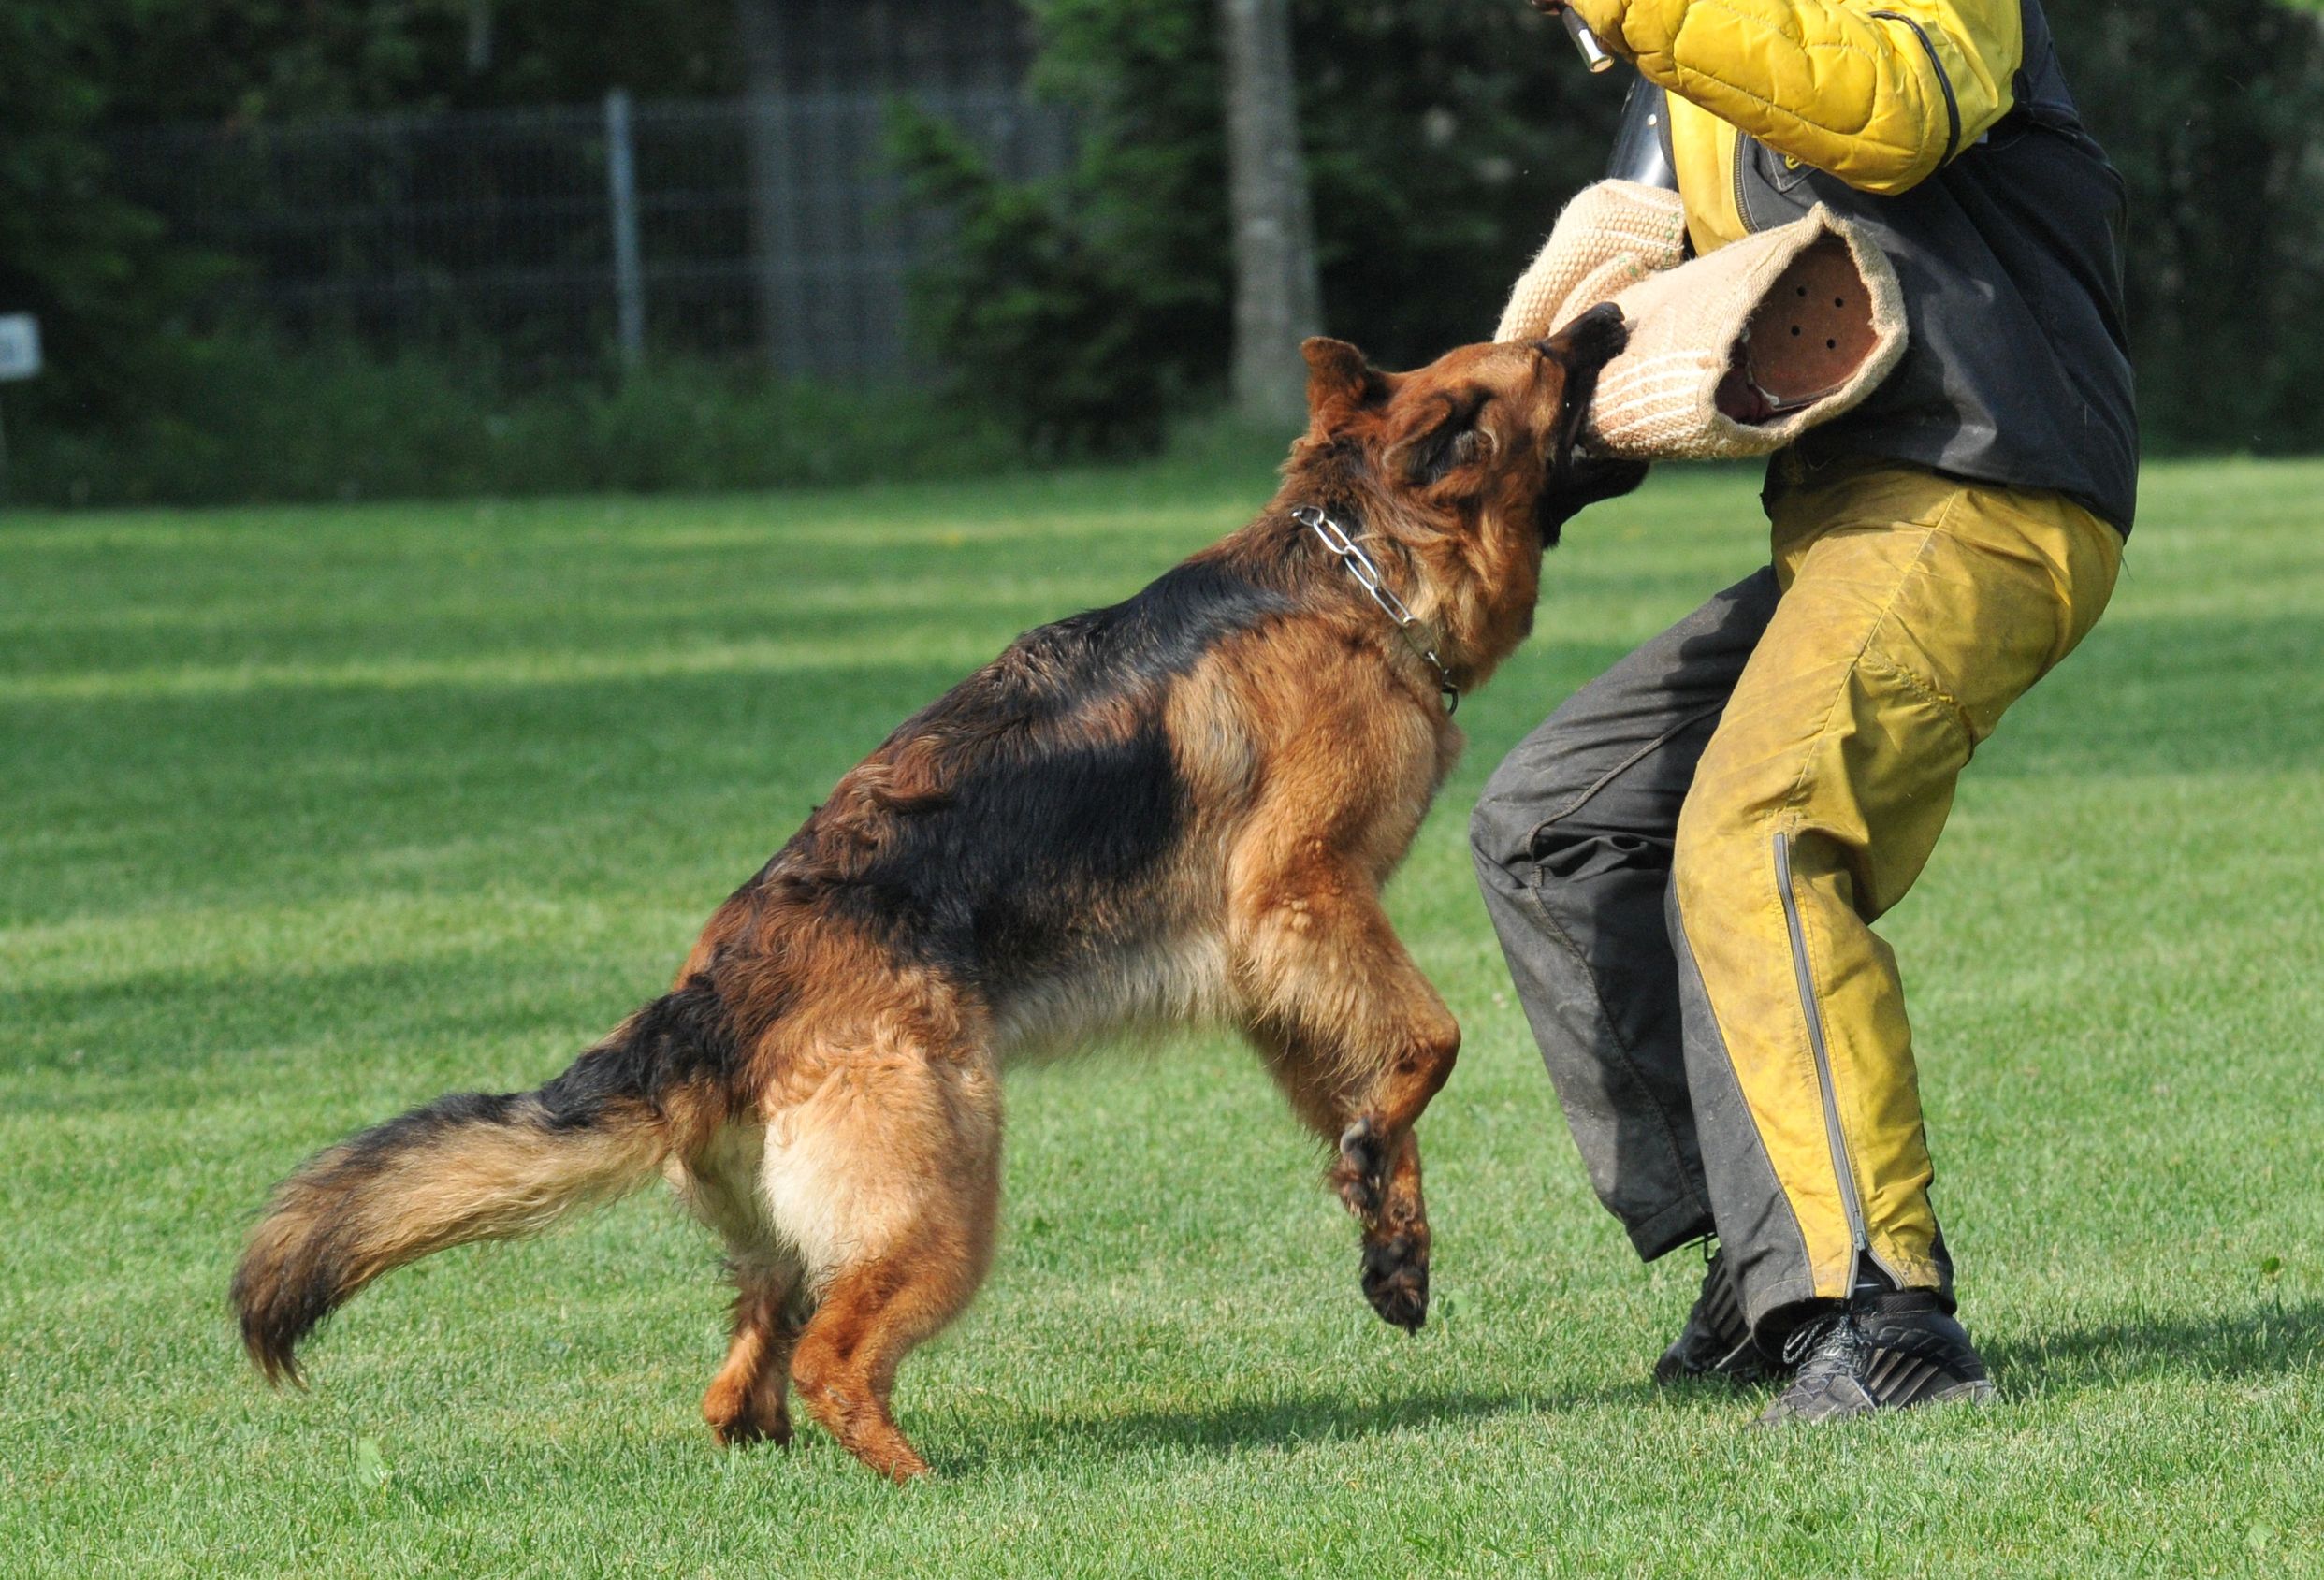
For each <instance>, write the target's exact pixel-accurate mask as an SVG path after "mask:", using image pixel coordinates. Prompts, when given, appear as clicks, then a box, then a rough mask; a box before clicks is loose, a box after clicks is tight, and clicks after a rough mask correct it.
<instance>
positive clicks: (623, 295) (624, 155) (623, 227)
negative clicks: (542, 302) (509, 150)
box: [605, 88, 646, 372]
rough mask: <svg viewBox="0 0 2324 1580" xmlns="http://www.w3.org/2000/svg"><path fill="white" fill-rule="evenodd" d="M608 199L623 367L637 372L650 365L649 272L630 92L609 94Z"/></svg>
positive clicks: (606, 114) (606, 182) (617, 318)
mask: <svg viewBox="0 0 2324 1580" xmlns="http://www.w3.org/2000/svg"><path fill="white" fill-rule="evenodd" d="M605 196H606V200H607V210H608V212H607V218H608V220H609V221H610V223H611V226H612V230H613V266H614V310H615V315H616V322H617V325H618V327H619V332H620V336H621V366H622V367H623V368H624V369H625V370H630V371H632V372H633V371H635V370H636V369H637V368H638V366H639V364H641V363H643V362H644V361H645V360H646V270H645V267H644V265H643V264H642V263H641V262H640V261H639V254H638V242H637V150H636V147H635V144H634V142H633V140H632V134H631V124H630V94H629V90H628V89H626V88H616V89H614V90H613V91H612V92H610V93H608V94H606V95H605Z"/></svg>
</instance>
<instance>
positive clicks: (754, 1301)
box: [702, 1263, 801, 1447]
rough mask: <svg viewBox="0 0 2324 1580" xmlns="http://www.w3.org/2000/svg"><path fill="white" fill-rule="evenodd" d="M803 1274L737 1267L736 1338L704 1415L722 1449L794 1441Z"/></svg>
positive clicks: (775, 1268) (706, 1401) (712, 1386)
mask: <svg viewBox="0 0 2324 1580" xmlns="http://www.w3.org/2000/svg"><path fill="white" fill-rule="evenodd" d="M797 1277H798V1275H797V1274H796V1272H795V1271H794V1270H792V1268H786V1267H781V1266H772V1267H768V1266H753V1265H749V1264H745V1263H737V1264H736V1265H735V1267H734V1285H735V1296H734V1338H733V1340H732V1341H730V1342H729V1343H728V1345H727V1349H726V1364H725V1365H723V1366H721V1367H719V1374H718V1375H717V1376H716V1377H714V1378H712V1379H711V1380H710V1387H709V1390H708V1391H707V1392H705V1393H704V1395H703V1396H702V1417H703V1419H704V1420H705V1421H707V1422H709V1423H710V1435H711V1436H712V1437H713V1438H716V1439H717V1440H718V1442H719V1445H720V1446H722V1447H732V1446H735V1445H737V1444H741V1443H748V1442H774V1443H788V1442H791V1411H790V1408H789V1404H788V1395H789V1394H790V1392H791V1352H792V1347H793V1346H794V1345H795V1344H796V1343H797V1342H798V1341H799V1329H800V1326H801V1323H800V1317H799V1314H798V1308H797V1304H796V1302H797V1299H798V1297H799V1295H800V1290H799V1288H798V1283H797Z"/></svg>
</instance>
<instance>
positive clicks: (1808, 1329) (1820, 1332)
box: [1783, 1311, 1864, 1366]
mask: <svg viewBox="0 0 2324 1580" xmlns="http://www.w3.org/2000/svg"><path fill="white" fill-rule="evenodd" d="M1840 1333H1845V1334H1846V1335H1847V1336H1848V1337H1849V1338H1851V1339H1852V1340H1854V1341H1855V1343H1856V1345H1857V1346H1861V1345H1862V1344H1863V1342H1864V1337H1863V1335H1862V1334H1860V1333H1858V1332H1857V1331H1856V1325H1855V1322H1854V1320H1853V1319H1852V1317H1851V1315H1850V1313H1849V1312H1845V1311H1838V1312H1831V1313H1830V1314H1829V1315H1826V1316H1820V1317H1815V1318H1811V1319H1810V1320H1808V1321H1807V1322H1804V1323H1802V1324H1801V1325H1800V1326H1797V1327H1795V1328H1794V1329H1793V1330H1792V1332H1791V1334H1790V1336H1789V1337H1787V1338H1786V1339H1785V1340H1784V1341H1783V1364H1784V1365H1786V1366H1797V1365H1799V1364H1800V1363H1801V1362H1802V1361H1804V1360H1806V1359H1807V1358H1808V1355H1810V1354H1811V1353H1812V1352H1814V1351H1816V1350H1820V1349H1822V1348H1823V1346H1824V1344H1825V1342H1826V1341H1829V1340H1831V1339H1832V1338H1834V1337H1836V1336H1837V1334H1840Z"/></svg>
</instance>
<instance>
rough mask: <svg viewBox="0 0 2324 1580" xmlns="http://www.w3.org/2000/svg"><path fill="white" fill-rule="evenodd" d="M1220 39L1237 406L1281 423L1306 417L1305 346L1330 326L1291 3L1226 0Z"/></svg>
mask: <svg viewBox="0 0 2324 1580" xmlns="http://www.w3.org/2000/svg"><path fill="white" fill-rule="evenodd" d="M1219 41H1220V47H1221V52H1222V54H1223V55H1224V57H1225V61H1226V67H1227V70H1226V89H1227V188H1228V200H1229V206H1230V209H1231V210H1232V213H1233V218H1234V235H1235V362H1234V397H1235V407H1236V409H1237V410H1238V411H1239V412H1241V413H1242V415H1243V416H1244V417H1246V418H1248V419H1249V420H1251V421H1252V422H1256V423H1266V424H1268V425H1270V426H1274V427H1282V426H1285V425H1288V424H1296V423H1298V422H1299V421H1300V418H1301V416H1302V414H1303V413H1304V411H1305V400H1304V397H1303V394H1302V391H1303V390H1304V388H1305V385H1306V370H1305V367H1304V365H1303V364H1302V363H1301V361H1300V341H1302V340H1305V339H1306V338H1307V337H1308V336H1310V335H1313V334H1317V333H1319V332H1321V329H1322V326H1323V322H1322V321H1323V307H1322V298H1323V293H1322V289H1321V287H1320V286H1319V285H1318V284H1317V283H1316V278H1315V223H1314V220H1313V219H1312V218H1311V216H1310V214H1309V211H1308V200H1307V164H1306V161H1305V160H1304V159H1303V158H1302V157H1301V156H1300V128H1299V106H1298V94H1297V88H1296V85H1295V84H1294V82H1293V80H1292V75H1291V11H1290V4H1289V0H1219Z"/></svg>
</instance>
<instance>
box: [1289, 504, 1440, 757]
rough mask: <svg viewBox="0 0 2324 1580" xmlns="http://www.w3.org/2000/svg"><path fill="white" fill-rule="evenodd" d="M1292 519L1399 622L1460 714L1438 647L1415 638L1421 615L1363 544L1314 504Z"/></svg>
mask: <svg viewBox="0 0 2324 1580" xmlns="http://www.w3.org/2000/svg"><path fill="white" fill-rule="evenodd" d="M1291 519H1292V520H1294V521H1296V522H1298V523H1299V524H1300V526H1302V527H1304V528H1306V529H1308V530H1309V531H1311V532H1313V533H1315V536H1317V537H1318V538H1321V539H1322V540H1323V545H1324V547H1326V548H1327V549H1329V550H1330V551H1331V553H1332V554H1333V555H1334V556H1335V557H1336V558H1338V559H1339V561H1340V563H1341V564H1342V565H1343V566H1344V567H1346V570H1347V573H1348V574H1349V575H1351V576H1353V577H1355V578H1356V582H1357V585H1358V586H1359V587H1362V588H1363V589H1364V590H1365V591H1366V592H1368V593H1370V594H1372V601H1373V602H1374V603H1377V604H1378V605H1379V606H1380V609H1381V612H1382V613H1384V614H1385V615H1387V617H1388V618H1389V619H1391V620H1393V621H1395V622H1396V630H1397V632H1398V634H1400V635H1401V636H1402V637H1403V639H1404V642H1405V645H1408V646H1409V647H1411V649H1412V650H1413V651H1414V652H1415V653H1417V654H1418V655H1419V656H1420V657H1421V658H1423V659H1426V660H1428V663H1429V667H1430V668H1431V669H1432V670H1434V671H1435V672H1436V681H1437V688H1436V689H1437V694H1438V695H1439V696H1440V697H1442V698H1443V699H1444V701H1445V712H1446V713H1447V714H1452V713H1458V712H1460V687H1458V686H1455V685H1454V684H1453V677H1452V672H1451V671H1450V670H1448V669H1446V668H1445V660H1442V659H1440V658H1438V657H1437V656H1436V649H1435V648H1433V647H1429V646H1424V645H1422V644H1421V643H1420V642H1419V641H1418V640H1416V638H1415V637H1414V636H1413V634H1412V628H1413V627H1414V626H1416V625H1418V624H1419V623H1420V619H1419V616H1416V615H1415V614H1414V613H1413V612H1412V611H1411V610H1410V609H1408V608H1406V607H1405V606H1404V601H1403V600H1402V599H1401V598H1399V597H1397V596H1396V589H1395V588H1393V587H1389V586H1388V585H1387V582H1386V581H1385V580H1383V579H1382V577H1381V575H1380V566H1379V562H1378V561H1377V560H1375V559H1373V558H1372V556H1371V555H1369V554H1367V553H1365V552H1364V548H1363V545H1362V544H1358V542H1357V541H1356V540H1355V539H1353V538H1351V537H1349V536H1348V535H1347V530H1346V529H1345V528H1344V527H1342V526H1341V525H1340V524H1339V523H1338V522H1336V521H1334V520H1332V519H1331V517H1330V516H1329V515H1326V514H1325V513H1324V512H1323V511H1321V510H1319V509H1317V508H1316V507H1315V506H1314V505H1300V507H1298V508H1297V509H1296V510H1294V511H1292V513H1291Z"/></svg>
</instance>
